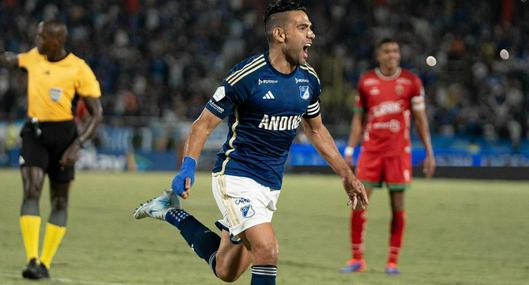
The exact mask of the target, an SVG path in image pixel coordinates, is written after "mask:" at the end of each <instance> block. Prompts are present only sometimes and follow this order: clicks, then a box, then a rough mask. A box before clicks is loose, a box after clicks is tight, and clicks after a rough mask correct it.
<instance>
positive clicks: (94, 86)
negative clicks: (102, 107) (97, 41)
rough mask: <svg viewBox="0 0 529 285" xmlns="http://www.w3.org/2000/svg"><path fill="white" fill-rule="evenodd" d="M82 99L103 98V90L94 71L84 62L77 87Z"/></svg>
mask: <svg viewBox="0 0 529 285" xmlns="http://www.w3.org/2000/svg"><path fill="white" fill-rule="evenodd" d="M75 89H76V92H77V94H79V95H80V96H81V97H94V98H98V97H101V88H100V87H99V82H98V81H97V79H96V76H95V74H94V72H93V71H92V69H90V67H89V66H88V64H86V63H85V62H84V61H83V62H82V63H81V64H80V67H79V72H78V78H77V82H76V86H75Z"/></svg>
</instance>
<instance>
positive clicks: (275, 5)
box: [264, 0, 307, 24]
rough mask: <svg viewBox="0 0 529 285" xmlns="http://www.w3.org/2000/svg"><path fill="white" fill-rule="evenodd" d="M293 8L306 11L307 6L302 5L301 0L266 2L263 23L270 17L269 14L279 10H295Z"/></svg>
mask: <svg viewBox="0 0 529 285" xmlns="http://www.w3.org/2000/svg"><path fill="white" fill-rule="evenodd" d="M295 10H301V11H304V12H305V13H306V12H307V8H305V5H303V1H300V0H275V1H272V2H270V4H268V7H267V8H266V11H265V14H264V22H265V24H266V23H268V20H269V19H270V16H272V15H273V14H276V13H281V12H287V11H295Z"/></svg>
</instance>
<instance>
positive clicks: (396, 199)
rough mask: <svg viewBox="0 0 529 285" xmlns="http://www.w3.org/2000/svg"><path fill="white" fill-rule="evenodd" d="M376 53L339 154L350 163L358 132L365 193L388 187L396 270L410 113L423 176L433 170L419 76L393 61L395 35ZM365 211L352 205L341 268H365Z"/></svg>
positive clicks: (390, 270) (391, 263) (391, 268)
mask: <svg viewBox="0 0 529 285" xmlns="http://www.w3.org/2000/svg"><path fill="white" fill-rule="evenodd" d="M376 59H377V61H378V64H379V67H378V68H376V69H374V70H371V71H369V72H367V73H366V74H364V75H363V76H362V77H361V79H360V81H359V83H358V96H357V97H356V106H355V108H354V111H355V112H354V116H353V119H352V123H351V133H350V135H349V142H348V146H347V148H346V150H345V157H346V161H347V162H348V163H349V164H350V165H352V155H353V151H354V147H355V146H356V145H357V144H358V143H359V142H360V137H361V136H362V133H363V143H362V153H361V154H360V158H359V161H358V167H357V172H356V174H357V176H358V179H360V180H361V181H362V182H363V183H364V185H365V186H366V190H367V194H368V196H369V195H371V193H372V191H373V188H374V187H381V186H382V183H383V182H385V183H386V185H387V187H388V189H389V195H390V200H391V210H392V214H393V218H392V221H391V225H390V233H391V237H390V241H389V257H388V260H387V264H386V273H387V274H389V275H396V274H399V273H400V271H399V269H398V267H397V260H398V256H399V251H400V248H401V244H402V236H403V231H404V224H405V212H404V190H405V189H406V188H407V187H408V185H409V183H410V182H411V170H412V169H411V153H410V151H411V143H410V115H411V113H413V118H414V119H415V125H416V127H417V131H418V133H419V136H420V138H421V141H422V143H423V144H424V147H425V149H426V159H425V160H424V173H425V175H426V177H431V176H432V175H433V173H434V171H435V158H434V155H433V151H432V144H431V141H430V132H429V129H428V120H427V117H426V112H425V103H424V89H423V87H422V83H421V80H420V79H419V77H418V76H416V75H415V74H413V73H412V72H410V71H408V70H405V69H402V68H400V67H399V63H400V51H399V45H398V43H397V42H396V41H395V40H392V39H384V40H382V41H380V43H379V44H378V45H377V49H376ZM364 119H365V120H364ZM365 212H366V210H365V209H362V208H358V207H357V208H356V209H353V211H352V214H351V243H352V259H351V260H349V262H348V263H347V265H346V266H345V267H344V268H342V269H341V272H344V273H346V272H360V271H364V270H365V269H366V264H365V262H364V256H363V248H362V237H363V231H364V225H365V223H366V218H365Z"/></svg>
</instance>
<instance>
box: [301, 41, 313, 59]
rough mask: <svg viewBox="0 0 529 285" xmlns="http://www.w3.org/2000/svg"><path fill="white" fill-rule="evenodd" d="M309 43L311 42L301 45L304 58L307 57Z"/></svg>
mask: <svg viewBox="0 0 529 285" xmlns="http://www.w3.org/2000/svg"><path fill="white" fill-rule="evenodd" d="M311 45H312V44H311V43H308V44H305V45H304V46H303V55H304V56H305V58H307V57H309V48H310V46H311Z"/></svg>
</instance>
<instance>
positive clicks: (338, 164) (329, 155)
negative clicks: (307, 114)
mask: <svg viewBox="0 0 529 285" xmlns="http://www.w3.org/2000/svg"><path fill="white" fill-rule="evenodd" d="M303 129H304V132H305V135H306V136H307V137H308V138H309V140H310V141H311V142H312V144H313V145H314V147H315V148H316V150H317V151H318V152H319V153H320V155H321V156H322V157H323V158H324V159H325V160H326V161H327V162H328V163H329V165H330V166H331V168H332V170H333V171H334V172H335V173H336V174H338V175H340V176H341V177H342V183H343V186H344V189H345V191H346V192H347V195H348V196H349V199H350V200H351V202H352V203H353V208H354V207H355V206H356V202H357V201H358V202H360V204H361V206H362V207H365V206H367V203H368V199H367V194H366V191H365V189H364V185H363V184H362V183H361V182H360V181H359V180H358V179H357V178H356V177H355V176H354V174H353V172H352V171H351V168H349V166H348V165H347V163H346V162H345V160H344V159H343V158H342V155H341V154H340V152H339V151H338V148H337V147H336V144H335V143H334V140H333V138H332V136H331V134H330V133H329V131H328V130H327V128H326V127H325V126H324V125H323V122H322V120H321V116H320V115H318V116H317V117H314V118H303Z"/></svg>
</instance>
